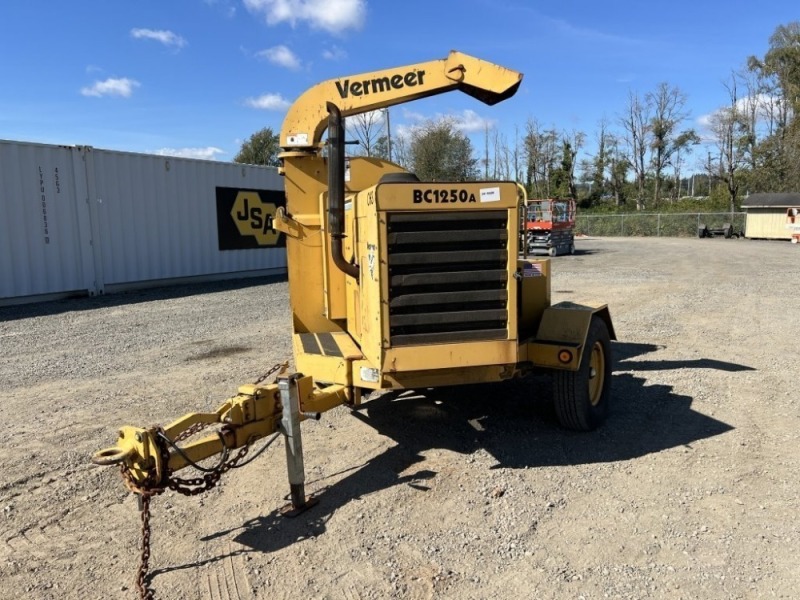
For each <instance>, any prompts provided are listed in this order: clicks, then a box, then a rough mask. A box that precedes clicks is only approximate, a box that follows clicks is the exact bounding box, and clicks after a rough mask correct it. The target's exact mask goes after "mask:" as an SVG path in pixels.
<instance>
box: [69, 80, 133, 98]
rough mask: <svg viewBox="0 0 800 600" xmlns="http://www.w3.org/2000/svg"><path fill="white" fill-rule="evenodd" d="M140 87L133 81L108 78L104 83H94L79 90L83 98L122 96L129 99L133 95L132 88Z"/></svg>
mask: <svg viewBox="0 0 800 600" xmlns="http://www.w3.org/2000/svg"><path fill="white" fill-rule="evenodd" d="M139 85H141V84H140V83H139V82H138V81H136V80H134V79H128V78H127V77H122V78H119V79H115V78H113V77H109V78H108V79H106V80H105V81H95V82H94V84H93V85H92V86H91V87H85V88H81V94H83V95H84V96H95V97H97V98H99V97H101V96H122V97H123V98H130V97H131V94H133V90H134V88H137V87H139Z"/></svg>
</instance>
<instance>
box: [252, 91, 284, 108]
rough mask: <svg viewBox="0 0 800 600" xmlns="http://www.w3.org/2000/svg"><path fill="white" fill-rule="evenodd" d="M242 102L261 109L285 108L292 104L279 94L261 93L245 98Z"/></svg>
mask: <svg viewBox="0 0 800 600" xmlns="http://www.w3.org/2000/svg"><path fill="white" fill-rule="evenodd" d="M244 103H245V104H246V105H247V106H249V107H250V108H258V109H261V110H286V109H287V108H289V107H290V106H291V104H292V103H291V102H289V101H288V100H287V99H286V98H284V97H283V96H281V95H280V94H263V95H261V96H258V97H257V98H247V99H246V100H245V101H244Z"/></svg>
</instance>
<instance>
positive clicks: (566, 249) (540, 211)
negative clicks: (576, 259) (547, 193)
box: [525, 199, 575, 256]
mask: <svg viewBox="0 0 800 600" xmlns="http://www.w3.org/2000/svg"><path fill="white" fill-rule="evenodd" d="M525 231H526V236H527V240H526V241H527V244H528V252H529V253H531V254H536V253H541V252H544V253H547V254H548V255H550V256H558V255H559V254H575V200H569V199H566V200H552V199H547V200H530V201H528V210H527V219H526V222H525Z"/></svg>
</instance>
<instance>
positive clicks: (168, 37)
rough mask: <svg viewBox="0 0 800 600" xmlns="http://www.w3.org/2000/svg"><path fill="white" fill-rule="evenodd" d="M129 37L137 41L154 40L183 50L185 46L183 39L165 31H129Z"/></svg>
mask: <svg viewBox="0 0 800 600" xmlns="http://www.w3.org/2000/svg"><path fill="white" fill-rule="evenodd" d="M131 36H132V37H133V38H135V39H137V40H155V41H156V42H160V43H162V44H164V45H165V46H173V47H175V48H183V47H184V46H185V45H186V44H187V42H186V40H185V39H184V38H182V37H181V36H179V35H178V34H176V33H173V32H172V31H169V30H166V29H131Z"/></svg>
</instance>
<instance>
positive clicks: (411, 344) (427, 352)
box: [94, 52, 614, 579]
mask: <svg viewBox="0 0 800 600" xmlns="http://www.w3.org/2000/svg"><path fill="white" fill-rule="evenodd" d="M521 81H522V75H521V74H520V73H517V72H515V71H511V70H509V69H505V68H503V67H500V66H498V65H494V64H492V63H488V62H485V61H482V60H479V59H477V58H473V57H471V56H467V55H465V54H461V53H459V52H451V53H450V54H449V56H447V58H445V59H442V60H435V61H431V62H426V63H421V64H414V65H409V66H406V67H399V68H393V69H387V70H384V71H378V72H373V73H366V74H362V75H357V76H351V77H344V78H341V79H335V80H331V81H327V82H324V83H321V84H319V85H317V86H315V87H312V88H310V89H309V90H308V91H306V92H305V93H304V94H303V95H302V96H300V98H299V99H298V100H297V101H296V102H295V103H294V105H293V106H292V107H291V108H290V109H289V111H288V113H287V116H286V119H285V121H284V124H283V128H282V130H281V134H280V143H281V146H282V148H283V153H282V154H281V155H280V159H281V163H282V166H281V169H280V170H281V173H282V174H283V175H284V177H285V184H286V207H285V209H283V208H280V209H278V210H277V212H276V213H275V215H274V218H273V222H272V226H273V228H274V229H275V230H277V231H280V232H282V233H284V234H285V236H286V250H287V262H288V269H289V298H290V303H291V309H292V326H293V347H294V364H295V369H296V373H295V374H291V375H287V374H285V373H283V369H282V373H281V374H280V376H279V377H278V379H277V382H276V383H266V382H264V381H262V382H259V383H256V384H252V385H245V386H242V387H240V388H239V390H238V394H237V395H236V396H234V397H233V398H231V399H229V400H228V401H227V402H225V403H224V404H223V405H222V406H221V407H220V408H219V409H218V410H217V411H215V412H213V413H193V414H190V415H187V416H185V417H183V418H182V419H180V420H178V421H176V422H175V423H173V424H172V425H169V426H167V427H164V428H158V427H155V428H149V429H148V428H134V427H124V428H123V429H122V430H120V432H119V436H118V440H117V443H116V445H115V446H113V447H111V448H107V449H105V450H101V451H100V452H98V453H97V454H96V455H95V456H94V461H95V462H97V463H100V464H121V465H122V471H123V476H124V479H125V481H126V483H127V485H128V487H129V488H130V489H131V490H133V491H134V492H136V493H138V494H140V497H141V498H142V499H144V501H145V506H147V504H148V503H149V498H150V496H152V495H153V494H155V493H158V492H159V491H161V490H163V489H164V488H165V487H169V488H171V489H176V490H178V491H183V492H184V493H196V492H197V491H198V490H199V491H202V490H203V489H208V488H209V487H211V486H213V485H214V484H215V483H216V481H217V480H218V479H219V476H220V475H221V473H222V472H224V471H225V470H227V469H229V468H232V467H234V466H240V465H241V459H242V457H243V452H246V451H247V449H248V448H249V447H250V446H251V445H252V444H253V442H255V441H256V440H259V439H261V438H265V437H267V436H270V435H272V434H277V433H282V434H283V435H284V436H285V437H286V455H287V460H288V465H289V480H290V490H291V504H290V506H289V507H288V508H287V511H288V512H295V513H296V512H297V511H301V510H303V509H305V508H307V507H308V506H309V505H310V502H309V500H308V499H307V498H306V495H305V490H304V488H303V484H304V475H303V456H302V442H301V437H300V422H301V421H302V420H304V419H306V418H309V417H314V418H318V417H319V414H320V413H322V412H324V411H327V410H329V409H331V408H334V407H336V406H339V405H341V404H348V405H350V406H355V405H358V404H359V403H360V402H361V400H362V397H363V396H364V394H365V392H369V391H372V390H379V389H402V388H419V387H426V388H428V387H436V386H442V385H456V384H470V383H478V382H492V381H501V380H505V379H509V378H512V377H517V376H521V375H525V374H527V373H529V372H530V371H532V370H534V369H540V370H541V369H545V370H548V371H551V372H552V373H553V375H554V386H553V387H554V390H555V404H556V410H557V414H558V416H559V419H560V421H561V423H562V424H563V425H564V426H566V427H570V428H574V429H581V430H589V429H593V428H594V427H596V426H597V425H598V424H599V423H600V422H601V421H602V420H603V418H604V417H605V414H606V410H607V406H608V397H609V385H610V376H611V357H610V344H609V340H610V339H614V329H613V326H612V324H611V318H610V316H609V313H608V309H607V308H606V306H605V305H602V304H601V305H593V304H582V305H578V304H568V303H561V304H558V305H555V306H551V305H550V262H549V260H548V259H539V260H521V259H519V252H520V249H521V248H520V243H524V241H523V242H521V241H520V240H521V239H522V240H524V232H520V230H519V223H520V218H519V217H520V206H521V205H524V190H523V193H522V194H520V193H519V191H520V190H521V189H522V188H521V186H518V185H517V184H515V183H513V182H498V181H491V182H490V181H481V182H435V183H424V182H420V181H419V180H418V179H417V178H416V177H415V176H414V175H413V174H411V173H408V172H407V171H405V170H404V169H403V168H402V167H400V166H398V165H396V164H393V163H391V162H388V161H384V160H378V159H375V158H364V157H359V158H352V159H350V160H349V167H346V164H345V163H346V161H345V156H344V119H345V118H346V117H347V116H350V115H354V114H358V113H362V112H365V111H371V110H377V109H381V108H385V107H389V106H392V105H396V104H400V103H404V102H409V101H411V100H414V99H417V98H424V97H427V96H433V95H435V94H441V93H444V92H449V91H453V90H460V91H462V92H464V93H466V94H468V95H470V96H473V97H475V98H477V99H478V100H480V101H482V102H484V103H486V104H489V105H492V104H495V103H497V102H500V101H502V100H505V99H507V98H510V97H511V96H513V95H514V93H515V92H516V91H517V89H518V87H519V85H520V83H521ZM326 129H327V132H328V138H327V143H323V142H322V136H323V133H324V132H325V131H326ZM323 150H326V151H325V152H323ZM520 196H522V197H520ZM216 424H219V425H220V426H221V427H220V428H219V430H218V431H216V432H215V433H214V434H212V435H209V436H207V437H205V438H202V439H199V440H197V441H194V442H189V441H187V440H188V438H189V437H190V436H191V435H192V434H194V433H197V432H199V430H200V429H202V428H204V427H206V426H209V425H216ZM234 449H239V451H238V453H237V454H236V455H235V456H234V457H233V458H232V459H229V452H230V451H232V450H234ZM212 456H221V458H220V460H219V464H218V465H217V467H214V468H208V467H206V468H204V469H205V471H206V474H205V475H204V476H203V478H201V479H190V480H183V479H179V478H177V477H175V476H174V473H176V472H177V471H179V470H180V469H182V468H183V467H186V466H189V465H192V466H199V465H198V462H199V461H202V460H203V459H206V458H209V457H212ZM187 488H189V489H187ZM143 518H144V517H143ZM145 568H146V563H145ZM140 579H141V569H140Z"/></svg>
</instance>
